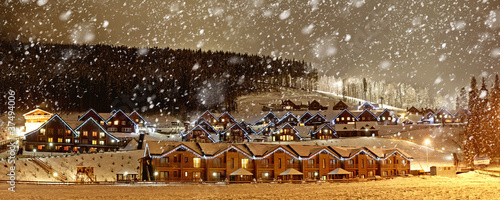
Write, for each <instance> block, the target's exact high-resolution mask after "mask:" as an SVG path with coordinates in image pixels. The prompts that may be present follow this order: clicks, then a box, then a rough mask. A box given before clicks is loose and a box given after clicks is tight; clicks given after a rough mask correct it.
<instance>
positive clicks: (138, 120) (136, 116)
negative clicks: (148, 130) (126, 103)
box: [128, 110, 148, 127]
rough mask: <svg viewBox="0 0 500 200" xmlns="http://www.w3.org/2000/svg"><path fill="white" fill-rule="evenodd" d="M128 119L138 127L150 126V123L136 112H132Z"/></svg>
mask: <svg viewBox="0 0 500 200" xmlns="http://www.w3.org/2000/svg"><path fill="white" fill-rule="evenodd" d="M128 117H129V118H130V119H132V121H134V123H135V124H137V126H138V127H145V126H146V125H147V124H148V122H147V121H146V120H145V119H144V118H143V117H142V116H141V115H140V114H139V113H138V112H137V111H135V110H134V111H133V112H131V113H130V114H129V115H128Z"/></svg>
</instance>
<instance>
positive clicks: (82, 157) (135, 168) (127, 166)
mask: <svg viewBox="0 0 500 200" xmlns="http://www.w3.org/2000/svg"><path fill="white" fill-rule="evenodd" d="M143 155H144V150H135V151H120V152H116V153H112V152H105V153H92V154H79V155H78V154H74V155H66V154H57V155H54V156H47V157H41V158H40V159H41V160H42V161H44V162H45V163H47V164H48V165H49V166H50V167H52V168H53V169H54V170H55V171H56V172H57V173H58V174H62V175H65V176H66V177H67V178H68V181H70V182H71V181H75V176H76V167H77V166H84V167H94V175H96V178H97V181H115V179H116V173H117V172H123V171H127V172H128V173H129V174H131V173H139V161H138V159H139V158H141V157H143ZM10 166H11V165H10V164H8V163H7V161H6V160H3V161H0V174H7V173H9V171H8V169H9V167H10ZM16 174H17V175H16V179H17V180H23V181H57V180H56V179H54V178H53V177H52V176H51V175H49V174H47V173H46V172H45V171H43V170H42V168H40V167H39V166H38V165H36V164H35V163H33V162H31V161H29V160H28V158H19V159H18V160H16Z"/></svg>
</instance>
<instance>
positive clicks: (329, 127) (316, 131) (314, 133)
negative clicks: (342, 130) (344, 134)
mask: <svg viewBox="0 0 500 200" xmlns="http://www.w3.org/2000/svg"><path fill="white" fill-rule="evenodd" d="M325 127H327V128H328V129H330V130H332V131H333V132H332V134H333V135H335V136H336V137H337V138H338V137H339V136H338V135H337V132H336V131H335V129H334V128H333V127H332V126H330V125H329V124H328V123H326V124H323V125H322V126H320V127H319V128H318V129H316V130H315V131H313V132H311V134H312V135H316V134H317V133H318V132H320V131H321V129H323V128H325Z"/></svg>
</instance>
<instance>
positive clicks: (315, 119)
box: [304, 113, 328, 129]
mask: <svg viewBox="0 0 500 200" xmlns="http://www.w3.org/2000/svg"><path fill="white" fill-rule="evenodd" d="M324 123H328V120H327V119H326V118H325V117H324V116H323V115H321V114H320V113H316V114H314V116H312V117H310V118H309V119H308V120H307V121H305V122H304V125H305V126H314V129H316V128H317V127H318V126H321V125H322V124H324Z"/></svg>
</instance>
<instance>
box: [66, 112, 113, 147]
mask: <svg viewBox="0 0 500 200" xmlns="http://www.w3.org/2000/svg"><path fill="white" fill-rule="evenodd" d="M75 132H76V137H75V146H74V148H73V149H74V151H79V152H82V151H85V152H99V151H111V150H118V148H119V143H120V140H119V139H118V138H116V137H115V136H113V135H111V134H109V133H108V132H107V131H106V129H104V128H103V127H102V126H101V125H100V124H99V123H98V122H97V121H95V120H94V119H93V118H88V119H87V120H85V122H83V123H82V124H81V125H80V126H78V127H77V128H75Z"/></svg>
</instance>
